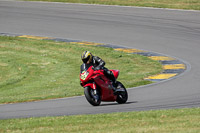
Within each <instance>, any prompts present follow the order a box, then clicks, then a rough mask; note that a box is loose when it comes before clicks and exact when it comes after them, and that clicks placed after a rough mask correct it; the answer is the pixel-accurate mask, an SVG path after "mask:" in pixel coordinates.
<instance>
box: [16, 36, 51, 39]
mask: <svg viewBox="0 0 200 133" xmlns="http://www.w3.org/2000/svg"><path fill="white" fill-rule="evenodd" d="M18 37H25V38H30V39H39V40H42V39H51V38H49V37H39V36H29V35H23V36H18Z"/></svg>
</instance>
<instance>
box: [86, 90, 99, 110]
mask: <svg viewBox="0 0 200 133" xmlns="http://www.w3.org/2000/svg"><path fill="white" fill-rule="evenodd" d="M84 94H85V98H86V99H87V101H88V102H89V103H90V104H91V105H93V106H99V105H100V103H101V96H100V93H99V91H98V90H96V94H95V92H94V89H92V88H90V87H85V88H84Z"/></svg>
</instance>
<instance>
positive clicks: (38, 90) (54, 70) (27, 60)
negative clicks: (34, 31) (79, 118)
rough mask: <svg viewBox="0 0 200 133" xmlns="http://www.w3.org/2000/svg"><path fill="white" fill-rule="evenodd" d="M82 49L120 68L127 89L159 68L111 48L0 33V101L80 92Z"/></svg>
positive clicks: (27, 99) (45, 97)
mask: <svg viewBox="0 0 200 133" xmlns="http://www.w3.org/2000/svg"><path fill="white" fill-rule="evenodd" d="M85 50H90V51H91V52H92V53H93V54H94V55H97V56H99V57H101V58H102V59H103V60H105V62H106V66H105V67H107V68H109V69H118V70H120V75H119V79H118V80H119V81H121V82H122V83H124V85H125V86H126V87H127V88H129V87H135V86H139V85H145V84H149V83H151V82H150V81H146V80H143V79H144V77H147V76H149V75H154V74H157V73H160V72H161V70H162V67H161V64H160V63H158V62H156V61H153V60H150V59H149V58H147V57H144V56H139V55H135V54H127V53H123V52H119V51H115V50H113V49H112V48H104V47H95V46H86V45H78V44H70V43H63V42H55V41H47V40H33V39H26V38H18V37H5V36H0V70H1V71H0V103H14V102H25V101H35V100H43V99H50V98H61V97H70V96H77V95H83V88H82V87H81V86H80V81H79V72H80V65H81V64H82V61H81V59H80V56H81V53H82V51H85ZM147 66H148V67H147Z"/></svg>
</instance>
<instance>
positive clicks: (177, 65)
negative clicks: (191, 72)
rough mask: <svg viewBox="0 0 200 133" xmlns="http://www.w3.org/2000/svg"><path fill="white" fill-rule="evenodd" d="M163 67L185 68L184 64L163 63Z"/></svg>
mask: <svg viewBox="0 0 200 133" xmlns="http://www.w3.org/2000/svg"><path fill="white" fill-rule="evenodd" d="M163 69H185V65H184V64H172V65H163Z"/></svg>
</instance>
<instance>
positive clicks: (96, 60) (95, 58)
mask: <svg viewBox="0 0 200 133" xmlns="http://www.w3.org/2000/svg"><path fill="white" fill-rule="evenodd" d="M93 59H94V60H95V63H96V64H98V66H97V67H96V68H99V69H102V68H103V67H104V65H105V64H106V63H105V62H104V61H103V60H102V59H101V58H99V57H98V56H94V57H93Z"/></svg>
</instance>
